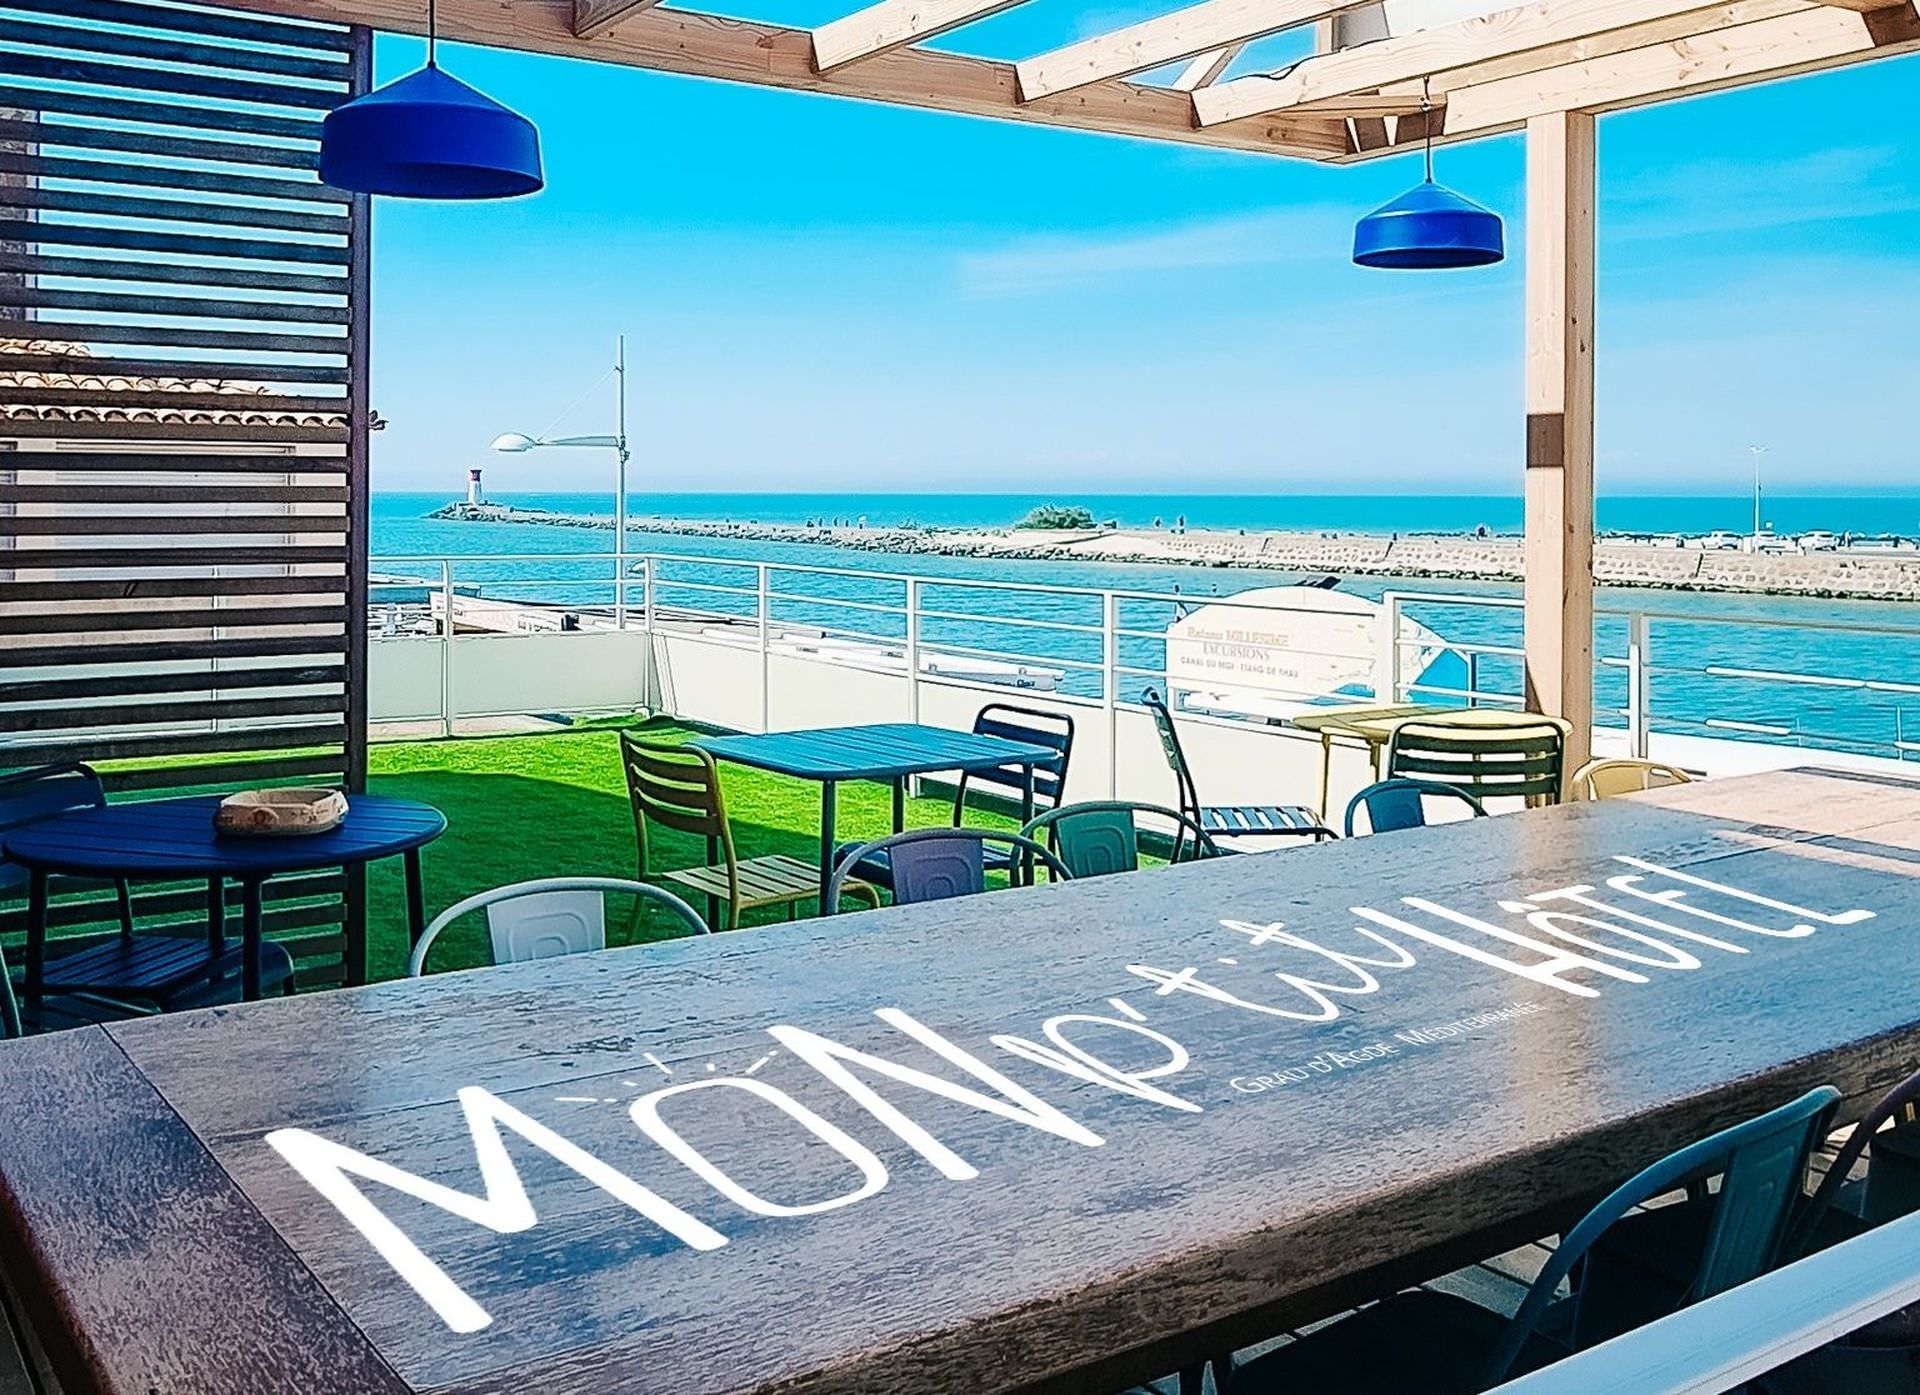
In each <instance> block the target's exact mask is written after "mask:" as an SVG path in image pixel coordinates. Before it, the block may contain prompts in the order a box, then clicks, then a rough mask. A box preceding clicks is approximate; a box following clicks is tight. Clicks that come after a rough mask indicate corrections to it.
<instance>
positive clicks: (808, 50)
mask: <svg viewBox="0 0 1920 1395" xmlns="http://www.w3.org/2000/svg"><path fill="white" fill-rule="evenodd" d="M234 3H235V4H237V6H238V7H239V8H242V9H248V10H253V11H256V12H259V13H263V14H275V15H284V16H288V17H291V18H295V19H309V20H321V21H325V22H328V23H333V24H366V25H371V26H373V27H374V28H376V29H383V30H387V31H390V32H393V33H399V34H424V33H425V32H426V27H427V7H426V0H234ZM573 24H574V0H510V3H502V0H439V25H440V37H441V38H443V39H448V40H451V41H454V42H458V43H473V44H486V45H490V46H492V47H494V48H505V49H518V50H520V51H522V52H527V53H545V54H553V55H557V56H560V57H567V58H585V59H590V60H593V61H596V62H601V63H619V64H624V65H626V66H628V67H634V68H650V69H653V70H655V71H657V72H666V73H680V74H684V75H686V76H689V77H704V78H716V79H719V80H721V81H726V82H744V83H752V84H755V85H757V86H762V87H779V88H785V89H788V90H791V91H797V92H817V93H825V94H828V95H832V96H840V97H852V98H858V99H861V100H865V101H874V102H886V103H890V104H892V105H895V106H905V107H919V108H923V109H926V110H931V111H948V112H957V113H959V114H961V115H965V116H984V117H992V118H997V119H1001V120H1008V121H1019V122H1024V123H1027V124H1031V125H1038V126H1059V127H1065V128H1068V129H1072V130H1082V131H1100V132H1105V133H1108V134H1111V135H1121V136H1134V137H1138V138H1140V139H1143V140H1158V141H1173V142H1177V143H1184V144H1190V145H1202V146H1211V147H1215V148H1219V149H1224V150H1240V151H1246V152H1249V153H1254V154H1266V155H1292V156H1300V157H1305V158H1308V159H1330V158H1336V157H1338V156H1341V155H1344V154H1345V153H1346V149H1347V140H1346V134H1345V131H1344V129H1343V128H1342V127H1341V125H1340V123H1339V122H1337V121H1335V120H1332V119H1330V118H1327V117H1306V118H1300V119H1293V118H1288V119H1284V120H1273V121H1261V122H1255V123H1249V122H1241V123H1237V124H1236V125H1234V126H1233V127H1232V128H1230V129H1228V130H1225V131H1217V132H1209V131H1202V130H1200V129H1198V128H1197V127H1196V126H1195V125H1194V124H1193V99H1192V98H1191V97H1189V96H1188V95H1187V94H1186V93H1184V92H1172V91H1169V90H1167V89H1166V88H1153V87H1143V86H1140V85H1139V84H1137V83H1128V82H1104V83H1098V84H1095V85H1093V86H1090V87H1087V88H1084V89H1082V90H1081V91H1079V92H1076V93H1074V94H1073V95H1072V96H1071V97H1069V98H1063V99H1059V100H1049V101H1044V102H1027V103H1023V102H1021V101H1020V99H1019V95H1018V91H1017V88H1016V86H1015V81H1014V74H1013V65H1012V64H1010V63H997V62H989V61H988V60H986V59H982V58H970V57H966V56H964V55H962V54H955V53H936V52H933V51H931V50H928V49H919V48H903V49H896V50H894V51H893V52H891V53H882V54H878V55H876V56H875V57H872V58H869V59H867V60H866V61H864V62H861V63H858V64H855V65H853V66H852V67H850V68H849V69H847V70H846V71H845V72H843V73H820V72H816V71H815V70H814V66H813V40H812V37H811V36H810V35H809V33H808V32H807V31H806V30H804V29H789V28H785V27H783V26H780V25H774V24H761V23H757V22H754V21H750V20H739V19H728V18H725V17H723V16H720V15H711V14H702V13H699V12H696V11H691V10H670V9H664V8H661V7H658V6H656V7H654V8H651V9H644V10H639V11H634V12H629V13H627V14H626V15H625V16H624V17H622V18H621V19H620V21H619V22H618V23H616V24H614V25H613V26H612V28H611V29H609V30H608V31H607V32H606V33H605V34H603V35H601V36H600V37H599V38H595V39H591V40H588V39H582V38H580V37H579V36H578V35H577V34H575V33H574V29H573Z"/></svg>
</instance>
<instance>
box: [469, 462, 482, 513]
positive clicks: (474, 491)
mask: <svg viewBox="0 0 1920 1395" xmlns="http://www.w3.org/2000/svg"><path fill="white" fill-rule="evenodd" d="M467 502H468V503H469V504H478V503H482V502H484V501H483V500H482V499H481V497H480V469H479V467H478V466H475V467H474V468H473V469H471V470H469V471H467Z"/></svg>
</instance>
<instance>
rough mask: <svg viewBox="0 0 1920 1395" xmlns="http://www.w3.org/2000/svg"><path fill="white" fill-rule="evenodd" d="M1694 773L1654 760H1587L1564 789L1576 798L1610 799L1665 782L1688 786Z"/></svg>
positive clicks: (1659, 786)
mask: <svg viewBox="0 0 1920 1395" xmlns="http://www.w3.org/2000/svg"><path fill="white" fill-rule="evenodd" d="M1692 783H1693V776H1691V775H1689V774H1687V772H1686V771H1684V770H1682V769H1681V768H1680V767H1679V766H1677V765H1668V764H1666V763H1665V762H1664V761H1657V760H1629V759H1626V758H1625V757H1622V758H1620V759H1616V760H1590V761H1588V762H1587V763H1586V764H1585V765H1583V766H1581V767H1580V768H1579V769H1578V770H1576V771H1574V772H1573V778H1572V779H1571V780H1569V781H1568V782H1567V788H1568V791H1569V792H1570V794H1571V795H1572V797H1573V798H1575V799H1613V798H1615V797H1616V796H1618V795H1623V794H1637V793H1638V792H1640V791H1641V790H1657V789H1664V788H1666V787H1667V786H1668V785H1690V784H1692Z"/></svg>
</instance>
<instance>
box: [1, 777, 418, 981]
mask: <svg viewBox="0 0 1920 1395" xmlns="http://www.w3.org/2000/svg"><path fill="white" fill-rule="evenodd" d="M220 798H221V797H220V796H219V795H204V796H195V797H192V798H187V799H155V800H149V801H147V802H145V803H139V804H109V805H106V806H105V807H103V808H99V809H83V810H79V811H77V812H75V813H71V814H62V815H60V816H59V817H57V818H52V819H47V820H44V821H43V822H40V823H36V824H30V825H28V826H27V827H25V828H20V829H16V830H14V831H13V832H12V833H10V834H8V835H7V838H6V841H5V844H4V847H3V848H0V853H3V854H4V856H5V858H6V860H7V861H9V862H12V863H16V864H18V865H19V866H21V867H24V868H26V869H27V961H26V985H25V987H26V996H27V1000H28V1001H29V1002H31V1003H35V1004H37V1003H38V1002H39V1000H40V996H41V994H42V992H43V991H44V989H45V987H46V986H47V984H48V981H49V980H48V973H47V965H46V947H47V883H48V879H49V878H51V877H54V876H69V877H89V878H97V879H100V880H113V879H115V878H127V879H130V880H139V879H141V878H150V879H151V878H164V879H167V880H173V879H175V878H179V879H188V878H195V879H199V878H204V879H205V880H206V883H207V905H208V915H207V948H206V952H205V953H204V954H194V955H191V956H189V957H188V958H186V959H184V960H183V959H182V957H181V956H182V947H183V944H185V943H188V942H183V941H181V940H180V939H179V938H178V937H166V938H157V939H156V938H144V939H140V940H136V941H125V940H124V939H123V941H122V943H121V944H120V945H118V946H101V947H100V948H101V949H103V950H107V951H109V952H108V953H105V954H99V955H96V954H95V952H94V951H92V950H83V951H81V952H80V953H79V954H75V955H70V956H67V957H66V958H63V959H61V960H60V961H59V964H58V966H57V968H58V970H59V972H58V974H57V975H56V977H57V978H58V980H59V981H58V984H57V986H58V987H59V988H61V989H63V990H67V991H75V992H87V991H93V992H101V991H110V990H112V989H115V988H119V989H125V988H126V987H127V979H128V975H129V974H132V975H134V976H135V977H139V976H141V975H143V974H144V975H146V976H148V977H149V978H151V979H152V980H153V982H155V983H158V982H159V977H157V976H162V975H164V976H165V977H166V978H167V980H168V981H170V982H171V981H181V982H190V981H193V980H195V979H205V978H208V977H210V976H212V975H215V974H218V973H220V972H223V971H224V970H225V969H226V968H227V967H229V961H230V959H231V952H230V951H229V950H228V949H227V946H226V883H227V882H228V881H230V880H231V881H235V882H238V883H239V884H240V897H241V900H240V904H241V921H240V924H241V934H242V953H241V956H240V962H241V992H242V995H243V996H244V997H246V998H247V999H249V1000H251V999H254V998H258V997H259V996H260V960H261V941H262V936H261V899H262V898H261V888H262V887H263V886H264V885H265V884H266V882H267V880H268V879H269V878H270V877H274V876H277V875H279V874H281V873H285V872H307V871H313V870H316V869H319V868H326V867H342V868H345V867H354V866H360V865H363V864H365V863H368V862H373V861H376V860H378V859H379V858H383V857H393V856H396V855H397V856H401V857H404V858H405V860H406V879H407V922H408V928H409V930H410V931H411V933H412V934H413V935H414V936H416V937H417V936H419V934H420V933H421V931H422V930H423V929H424V928H425V924H426V906H425V895H424V893H423V891H422V888H421V884H420V849H421V848H423V847H425V846H426V845H427V844H428V843H431V842H432V841H433V840H434V839H435V838H438V837H439V836H440V834H441V833H442V832H444V831H445V830H446V826H447V820H446V816H445V815H443V814H442V813H441V812H440V811H439V810H438V809H435V808H433V807H431V806H430V805H426V804H416V803H414V802H412V801H411V800H405V799H384V798H381V797H380V796H378V795H371V794H356V795H350V796H348V799H349V807H348V810H347V817H346V819H345V821H344V822H342V823H341V824H340V826H339V827H338V828H335V829H332V830H330V831H328V832H326V833H317V834H313V835H310V836H305V837H279V838H250V837H235V836H233V835H231V834H225V833H220V832H218V831H216V830H215V828H214V826H213V813H214V810H215V809H216V808H217V807H218V806H219V803H220ZM348 976H349V978H353V977H356V975H355V974H354V973H353V972H352V966H351V964H350V965H349V974H348ZM360 976H364V966H363V967H362V974H361V975H360ZM89 980H110V981H89Z"/></svg>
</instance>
